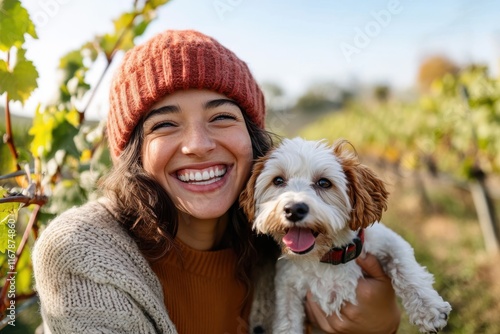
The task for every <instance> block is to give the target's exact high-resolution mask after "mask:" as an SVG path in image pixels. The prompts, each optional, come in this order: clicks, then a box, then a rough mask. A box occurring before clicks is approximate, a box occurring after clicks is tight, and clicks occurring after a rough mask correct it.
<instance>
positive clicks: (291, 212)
mask: <svg viewBox="0 0 500 334" xmlns="http://www.w3.org/2000/svg"><path fill="white" fill-rule="evenodd" d="M284 210H285V217H286V219H288V220H289V221H291V222H294V223H295V222H298V221H299V220H301V219H303V218H304V217H305V216H307V213H308V212H309V207H308V206H307V204H305V203H302V202H301V203H293V204H286V205H285V207H284Z"/></svg>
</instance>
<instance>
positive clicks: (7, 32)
mask: <svg viewBox="0 0 500 334" xmlns="http://www.w3.org/2000/svg"><path fill="white" fill-rule="evenodd" d="M0 31H1V32H2V33H1V34H0V51H9V50H10V48H11V47H13V46H14V47H17V48H19V47H21V46H22V45H23V43H24V41H25V38H24V34H29V35H31V36H32V37H33V38H38V37H37V35H36V31H35V25H34V24H33V22H32V21H31V19H30V17H29V14H28V11H27V10H26V9H25V8H24V7H23V6H22V5H21V2H20V1H19V0H3V1H0Z"/></svg>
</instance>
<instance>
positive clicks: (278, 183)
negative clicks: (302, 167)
mask: <svg viewBox="0 0 500 334" xmlns="http://www.w3.org/2000/svg"><path fill="white" fill-rule="evenodd" d="M273 184H274V185H275V186H278V187H279V186H282V185H284V184H285V179H284V178H282V177H281V176H276V177H275V178H274V179H273Z"/></svg>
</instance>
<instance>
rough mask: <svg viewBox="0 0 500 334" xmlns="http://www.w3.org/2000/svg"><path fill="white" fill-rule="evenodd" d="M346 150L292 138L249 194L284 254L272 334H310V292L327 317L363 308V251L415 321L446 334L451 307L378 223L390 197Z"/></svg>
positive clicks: (260, 167)
mask: <svg viewBox="0 0 500 334" xmlns="http://www.w3.org/2000/svg"><path fill="white" fill-rule="evenodd" d="M346 144H348V143H347V142H346V141H338V142H336V143H335V144H334V145H333V147H329V146H328V145H327V144H326V143H325V142H323V141H319V142H318V141H306V140H304V139H301V138H295V139H291V140H290V139H285V140H284V141H283V142H282V143H281V144H280V145H279V146H278V147H277V148H276V149H274V150H272V151H271V152H270V153H269V154H267V155H266V156H265V157H263V158H261V159H260V160H258V161H257V162H256V164H255V166H254V170H253V174H252V176H251V178H250V181H249V183H248V185H247V187H246V189H245V190H244V191H243V193H242V195H241V205H242V207H243V209H244V211H245V213H246V214H247V215H248V217H249V219H250V221H252V222H253V228H254V229H256V230H257V231H258V232H259V233H264V234H268V235H271V236H272V237H273V238H274V239H275V240H276V241H277V242H278V243H279V244H280V245H281V249H282V258H280V260H279V261H278V262H277V267H276V271H277V272H276V276H275V290H276V296H275V297H276V306H275V310H274V312H275V315H274V323H273V331H272V333H287V334H290V333H302V332H303V331H304V328H303V325H304V317H305V313H304V308H303V303H304V298H305V296H306V292H307V291H308V290H310V291H311V292H312V294H313V297H314V299H315V300H316V301H317V302H318V303H319V305H320V306H321V308H322V309H323V310H324V311H325V312H326V313H327V314H333V313H337V314H339V315H340V313H339V312H340V308H341V307H342V305H343V304H344V303H345V302H350V303H356V285H357V282H358V279H359V278H360V277H361V276H362V271H361V269H360V267H359V266H358V265H357V264H356V261H351V260H353V259H355V258H356V257H357V256H358V255H359V254H360V252H361V251H363V252H369V253H371V254H374V255H375V256H376V257H377V258H378V259H379V261H380V262H381V264H382V266H383V268H384V270H385V272H386V273H387V275H389V276H390V278H391V279H392V284H393V287H394V289H395V292H396V294H397V296H399V297H400V298H401V300H402V304H403V306H404V308H405V310H406V312H407V313H408V315H409V319H410V321H411V322H412V323H413V324H415V325H416V326H418V327H419V329H420V331H421V332H428V333H435V332H438V331H439V330H441V329H442V328H443V327H444V326H445V325H446V323H447V319H448V314H449V312H450V311H451V306H450V304H449V303H447V302H445V301H444V300H443V298H441V296H440V295H439V294H438V293H437V292H436V291H435V290H434V289H433V287H432V284H433V281H434V279H433V276H432V275H431V274H430V273H429V272H428V271H427V270H426V269H425V268H424V267H422V266H420V265H419V264H418V263H417V261H416V260H415V257H414V254H413V249H412V247H411V246H410V245H409V244H408V243H407V242H406V241H405V240H404V239H403V238H402V237H401V236H399V235H398V234H396V233H395V232H393V231H392V230H390V229H389V228H387V227H385V226H384V225H383V224H373V223H375V222H377V221H378V220H380V218H381V216H382V212H383V211H384V210H385V209H386V208H387V196H388V192H387V191H386V189H385V186H384V183H383V182H382V181H381V180H380V179H379V178H378V177H377V176H376V175H375V173H374V172H373V171H371V170H370V169H369V168H367V167H366V166H363V165H362V164H360V163H359V162H358V160H357V158H356V156H355V154H353V153H352V151H351V150H348V149H347V148H346ZM251 322H252V321H251ZM251 325H252V326H258V325H259V324H258V323H253V324H251ZM252 328H253V327H252Z"/></svg>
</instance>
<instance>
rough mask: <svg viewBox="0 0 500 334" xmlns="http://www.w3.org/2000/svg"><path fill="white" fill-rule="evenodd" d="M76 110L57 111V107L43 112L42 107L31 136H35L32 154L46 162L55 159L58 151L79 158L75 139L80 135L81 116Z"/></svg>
mask: <svg viewBox="0 0 500 334" xmlns="http://www.w3.org/2000/svg"><path fill="white" fill-rule="evenodd" d="M77 113H78V112H77V111H76V110H75V109H71V110H57V109H56V108H55V107H50V108H47V109H45V110H43V111H41V110H40V107H38V108H37V110H36V112H35V118H34V119H33V127H32V128H31V129H30V131H29V134H30V135H32V136H34V138H33V141H32V142H31V148H30V150H31V153H32V154H33V155H34V156H38V157H43V158H45V159H46V160H49V159H51V158H52V157H54V155H55V154H56V152H57V151H58V150H64V151H65V152H66V153H67V154H69V155H71V156H74V157H79V155H80V153H79V151H78V149H77V147H76V145H75V141H74V140H73V139H74V137H75V136H76V135H77V134H78V128H77V127H78V120H79V115H78V114H77Z"/></svg>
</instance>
